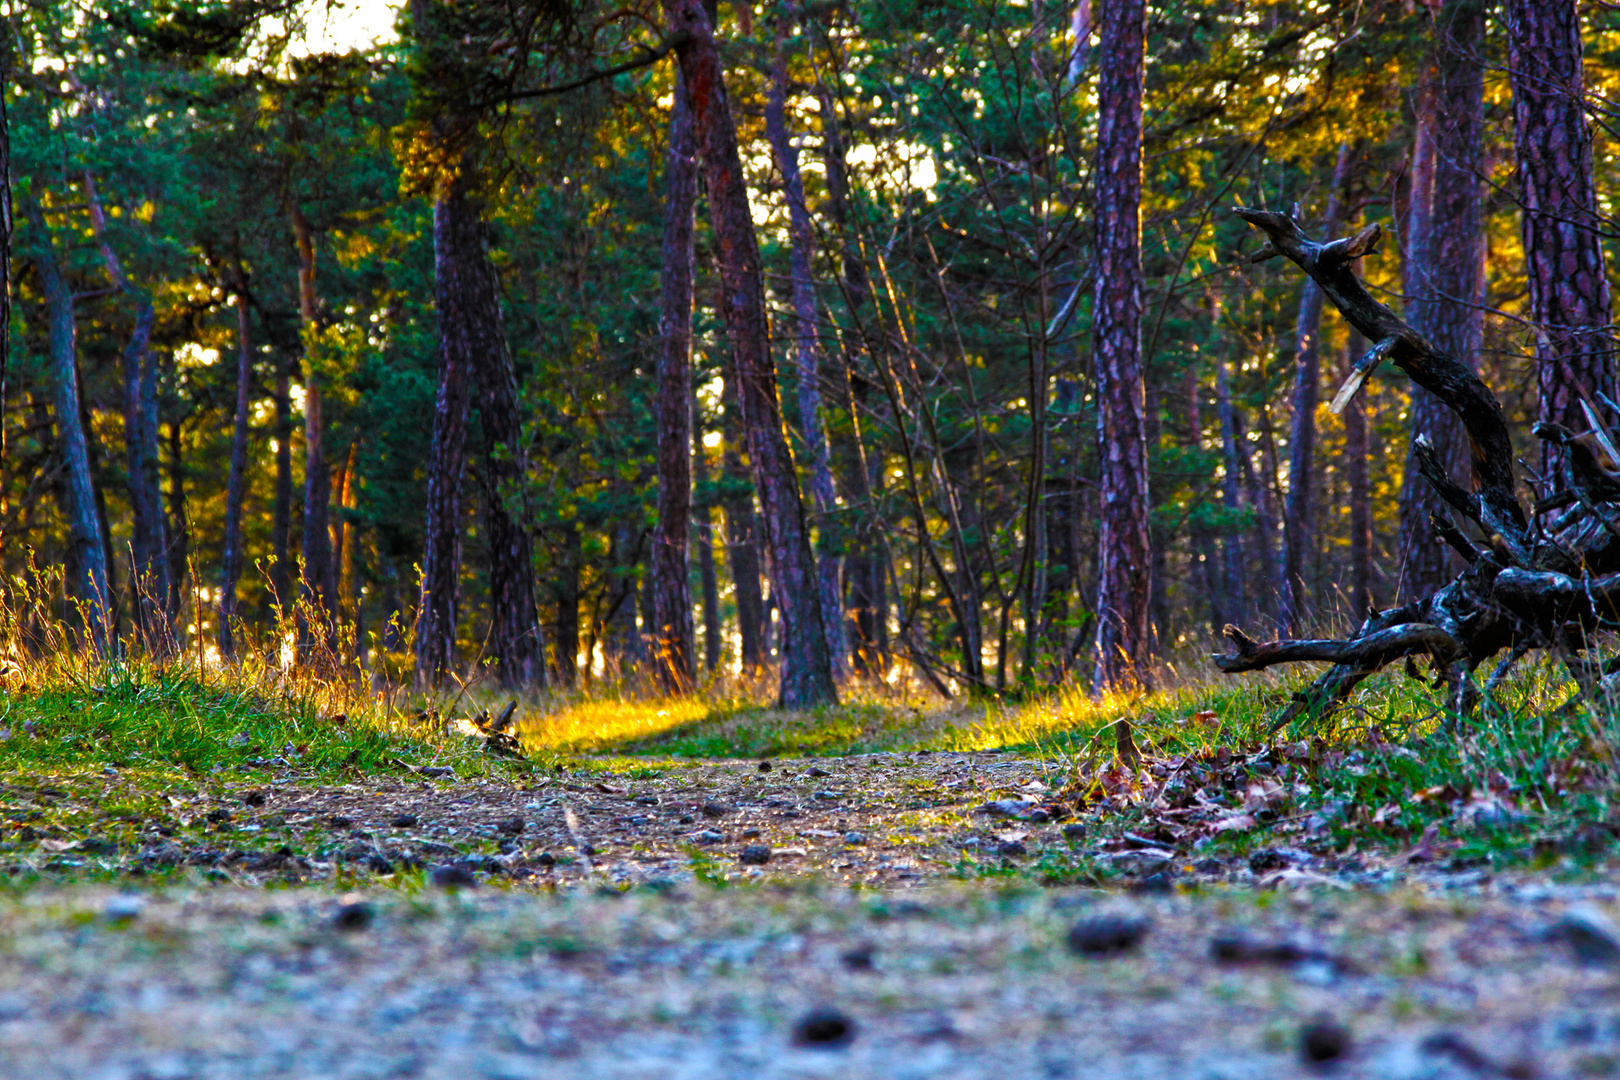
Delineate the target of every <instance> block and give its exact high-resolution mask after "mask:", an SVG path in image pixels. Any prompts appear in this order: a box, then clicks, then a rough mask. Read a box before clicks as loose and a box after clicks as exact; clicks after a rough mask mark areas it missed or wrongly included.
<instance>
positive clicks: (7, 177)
mask: <svg viewBox="0 0 1620 1080" xmlns="http://www.w3.org/2000/svg"><path fill="white" fill-rule="evenodd" d="M0 36H3V37H4V38H5V40H4V41H0V86H9V85H11V82H12V78H13V76H12V66H13V59H12V54H11V35H10V34H9V33H8V34H4V35H0ZM11 234H12V217H11V122H10V119H9V118H8V117H7V116H6V102H5V96H4V95H3V94H0V472H4V470H5V467H6V461H7V458H8V456H9V453H10V444H9V443H8V442H7V441H6V440H7V436H6V422H5V421H6V417H8V416H10V415H11V412H10V410H9V409H8V408H7V403H8V402H9V401H10V400H11V399H10V394H9V391H10V383H9V381H8V380H9V379H10V376H11ZM5 511H6V505H5V495H4V494H3V493H0V521H4V520H5V518H6V516H7V515H6V512H5ZM4 540H5V530H4V526H3V525H0V543H3V542H4Z"/></svg>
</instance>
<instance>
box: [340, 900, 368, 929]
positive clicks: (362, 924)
mask: <svg viewBox="0 0 1620 1080" xmlns="http://www.w3.org/2000/svg"><path fill="white" fill-rule="evenodd" d="M374 918H376V912H375V911H373V910H372V908H371V905H370V904H366V903H360V902H356V903H353V904H344V905H343V906H342V907H340V908H338V909H337V913H336V914H334V915H333V916H332V925H333V926H335V927H337V928H338V929H339V930H347V931H350V932H353V931H356V930H364V929H366V928H367V927H369V926H370V925H371V921H372V920H373V919H374Z"/></svg>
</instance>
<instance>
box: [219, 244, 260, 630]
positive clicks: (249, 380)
mask: <svg viewBox="0 0 1620 1080" xmlns="http://www.w3.org/2000/svg"><path fill="white" fill-rule="evenodd" d="M252 408H253V343H252V335H251V327H250V326H249V324H248V296H247V282H246V281H245V280H244V278H243V275H242V272H241V269H240V267H239V268H238V269H237V275H236V425H235V430H234V432H233V434H232V437H231V471H230V476H229V479H227V480H226V483H225V554H224V559H223V560H222V561H223V563H224V566H223V568H222V571H221V574H220V578H221V580H220V591H219V634H218V642H219V654H220V655H221V656H223V657H225V658H227V659H230V658H231V657H234V656H235V655H236V636H235V632H236V621H237V613H236V612H237V596H236V585H237V582H238V581H239V580H240V578H241V576H242V562H243V559H242V504H243V503H244V502H245V501H246V496H247V452H248V421H249V419H250V413H251V411H252Z"/></svg>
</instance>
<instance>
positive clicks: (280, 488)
mask: <svg viewBox="0 0 1620 1080" xmlns="http://www.w3.org/2000/svg"><path fill="white" fill-rule="evenodd" d="M278 353H279V351H278ZM291 367H292V358H291V357H290V356H289V355H287V354H285V353H279V354H278V355H277V357H276V490H275V495H274V502H273V504H272V508H271V511H270V553H271V556H272V558H273V559H274V560H275V561H274V562H273V563H272V564H271V566H270V591H271V592H272V593H274V594H275V604H276V612H277V618H278V619H285V618H286V617H287V616H288V615H289V614H290V613H291V611H292V607H293V596H292V591H291V590H292V575H291V565H292V564H291V555H290V553H289V551H288V544H289V537H290V536H291V534H292V388H291V386H290V381H291V380H290V377H289V376H290V369H291Z"/></svg>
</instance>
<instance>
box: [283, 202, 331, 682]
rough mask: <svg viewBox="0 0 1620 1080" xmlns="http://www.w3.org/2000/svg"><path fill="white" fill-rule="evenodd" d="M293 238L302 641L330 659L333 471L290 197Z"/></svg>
mask: <svg viewBox="0 0 1620 1080" xmlns="http://www.w3.org/2000/svg"><path fill="white" fill-rule="evenodd" d="M288 216H289V217H290V218H291V220H292V229H293V238H294V239H295V241H296V242H297V249H298V313H299V316H300V317H301V319H302V321H303V337H304V588H303V594H302V595H303V599H304V600H305V602H306V603H307V604H308V615H309V616H310V617H313V618H314V619H315V620H316V622H317V625H316V626H315V627H310V628H308V631H307V635H306V640H305V643H304V644H305V647H306V649H310V648H313V647H315V645H316V640H317V638H318V640H319V646H320V648H322V649H323V650H324V652H325V654H326V655H325V656H324V657H322V662H327V661H329V660H332V659H335V657H336V649H337V640H336V637H335V631H336V625H335V623H334V622H333V611H334V609H335V606H336V603H335V602H336V599H337V586H336V582H335V581H334V577H333V567H332V529H331V502H332V474H331V473H330V471H328V469H327V466H326V450H325V445H324V443H325V438H326V423H325V419H324V417H323V415H322V409H321V383H322V382H323V381H324V378H325V377H324V376H323V375H322V373H321V371H320V370H319V369H320V356H319V353H320V349H319V334H320V325H319V321H318V317H317V311H316V301H315V241H314V237H313V235H312V231H311V229H310V225H309V219H308V218H306V217H305V216H304V212H303V209H302V208H301V207H300V206H299V205H298V204H297V203H296V202H293V203H289V205H288Z"/></svg>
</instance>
